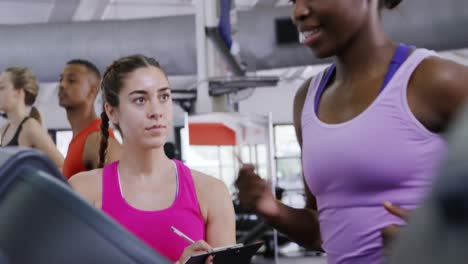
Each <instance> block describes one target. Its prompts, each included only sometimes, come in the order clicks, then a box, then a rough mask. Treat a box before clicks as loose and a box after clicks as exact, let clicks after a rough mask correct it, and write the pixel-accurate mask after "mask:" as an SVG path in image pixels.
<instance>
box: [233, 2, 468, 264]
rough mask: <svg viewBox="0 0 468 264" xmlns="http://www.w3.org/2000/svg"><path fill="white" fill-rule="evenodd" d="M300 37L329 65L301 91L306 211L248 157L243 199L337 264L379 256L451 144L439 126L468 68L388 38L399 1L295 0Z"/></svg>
mask: <svg viewBox="0 0 468 264" xmlns="http://www.w3.org/2000/svg"><path fill="white" fill-rule="evenodd" d="M291 2H292V3H293V15H292V17H293V20H294V23H295V25H296V26H297V28H298V30H299V32H300V36H301V42H302V43H303V44H304V45H306V46H307V47H309V48H310V50H311V51H312V52H313V53H314V54H315V56H317V57H319V58H327V57H333V58H334V64H333V65H332V66H331V67H329V68H328V69H327V70H326V71H324V72H322V73H320V74H319V75H317V76H315V77H312V78H310V79H309V80H308V81H307V82H306V83H305V84H304V85H303V86H302V87H300V88H299V90H298V92H297V94H296V96H295V99H294V124H295V128H296V135H297V138H298V141H299V143H300V145H301V149H302V165H303V171H304V180H305V183H306V187H307V188H305V191H306V197H307V203H306V208H304V209H295V208H291V207H288V206H286V205H284V204H282V203H281V202H279V201H277V200H275V199H274V197H273V195H272V194H271V192H270V188H268V187H267V184H266V183H265V181H263V180H262V179H261V178H260V177H258V175H256V174H255V172H254V170H253V167H252V166H245V167H244V168H242V169H241V170H240V172H239V179H238V181H237V186H238V188H239V199H240V201H241V203H242V204H243V205H244V206H245V207H247V208H250V209H252V210H254V211H256V212H257V213H258V214H259V215H261V216H263V217H264V218H265V219H266V220H267V221H268V222H269V223H270V224H271V225H272V226H274V227H275V228H277V229H278V230H279V231H280V232H282V233H284V234H286V235H288V236H289V237H290V238H291V239H293V240H295V241H296V242H298V243H300V244H301V245H303V246H305V247H307V248H311V249H317V250H324V251H325V252H326V253H327V259H328V263H330V264H345V263H346V264H363V263H365V264H377V263H384V240H385V238H390V237H392V236H393V235H394V233H395V230H398V226H400V225H403V224H404V223H405V222H404V219H403V218H405V217H406V216H407V213H408V210H411V209H414V208H416V207H417V206H418V205H419V204H420V203H421V202H422V200H423V199H424V197H425V194H426V193H427V190H428V189H429V188H430V186H431V183H432V177H433V174H434V173H435V171H436V170H437V166H438V164H439V163H440V162H441V160H442V159H443V158H444V154H445V152H446V143H445V140H444V139H443V137H442V136H441V134H442V133H443V132H444V131H445V130H446V128H447V126H448V125H449V123H450V121H451V120H452V118H453V117H454V115H455V113H456V111H457V110H458V109H459V108H460V107H461V105H462V103H463V102H464V101H465V100H466V98H467V96H468V87H467V85H466V84H467V83H468V69H467V68H466V67H464V66H462V65H459V64H456V63H455V62H452V61H448V60H444V59H441V58H439V57H437V55H436V54H435V53H434V52H432V51H428V50H425V49H416V48H414V47H409V46H406V45H403V44H396V43H394V42H392V41H391V40H390V39H389V37H388V36H387V34H386V33H385V32H384V30H383V26H382V22H381V12H382V9H384V8H387V9H393V8H395V7H396V6H398V5H399V4H400V2H402V0H296V1H291Z"/></svg>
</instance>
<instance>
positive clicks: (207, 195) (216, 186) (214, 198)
mask: <svg viewBox="0 0 468 264" xmlns="http://www.w3.org/2000/svg"><path fill="white" fill-rule="evenodd" d="M191 172H192V177H193V182H194V184H195V190H196V193H197V198H198V203H199V205H200V209H201V213H202V215H203V218H204V219H205V221H207V220H208V215H209V211H210V208H214V207H216V204H223V205H225V207H227V206H228V204H225V203H228V202H231V196H230V194H229V191H228V189H227V187H226V185H225V184H224V182H222V181H221V180H218V179H216V178H214V177H213V176H209V175H207V174H205V173H202V172H199V171H196V170H191Z"/></svg>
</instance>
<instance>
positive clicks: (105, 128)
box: [98, 110, 109, 168]
mask: <svg viewBox="0 0 468 264" xmlns="http://www.w3.org/2000/svg"><path fill="white" fill-rule="evenodd" d="M108 141H109V117H108V116H107V114H106V112H105V111H104V110H103V111H102V113H101V144H100V145H99V164H98V168H102V167H104V164H105V163H106V155H107V146H108V144H109V143H108Z"/></svg>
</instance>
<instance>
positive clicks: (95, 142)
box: [83, 132, 120, 170]
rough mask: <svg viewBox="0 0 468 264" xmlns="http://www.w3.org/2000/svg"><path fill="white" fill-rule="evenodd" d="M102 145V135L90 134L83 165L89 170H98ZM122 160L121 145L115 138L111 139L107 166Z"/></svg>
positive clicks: (84, 151) (108, 147)
mask: <svg viewBox="0 0 468 264" xmlns="http://www.w3.org/2000/svg"><path fill="white" fill-rule="evenodd" d="M100 144H101V133H100V132H94V133H91V134H89V136H88V138H87V139H86V142H85V147H84V150H83V164H85V166H86V168H87V169H88V170H90V169H96V168H97V167H98V164H99V146H100ZM119 158H120V144H119V142H117V140H115V139H114V138H111V137H109V140H108V145H107V155H106V164H108V163H112V162H114V161H116V160H119Z"/></svg>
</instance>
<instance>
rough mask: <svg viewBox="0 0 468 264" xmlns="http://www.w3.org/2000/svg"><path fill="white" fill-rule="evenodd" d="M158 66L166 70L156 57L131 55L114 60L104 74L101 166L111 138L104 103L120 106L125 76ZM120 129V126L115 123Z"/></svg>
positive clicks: (102, 85) (102, 86)
mask: <svg viewBox="0 0 468 264" xmlns="http://www.w3.org/2000/svg"><path fill="white" fill-rule="evenodd" d="M150 66H153V67H156V68H158V69H160V70H161V71H163V72H164V70H163V69H162V68H161V66H160V65H159V62H158V61H156V60H155V59H154V58H151V57H146V56H144V55H140V54H137V55H131V56H127V57H123V58H120V59H118V60H116V61H114V62H113V63H112V64H111V65H109V67H107V69H106V71H105V72H104V74H103V76H102V82H101V92H102V104H103V111H102V113H101V119H102V122H101V135H102V136H101V144H100V146H99V168H102V167H103V166H104V164H105V163H106V154H107V145H108V139H109V117H108V116H107V114H106V111H105V110H104V104H105V103H108V104H109V105H111V106H113V107H118V106H119V93H120V90H121V89H122V86H123V80H124V79H125V77H126V76H127V75H128V74H130V73H132V72H133V71H135V70H136V69H139V68H144V67H150ZM114 126H116V127H117V128H118V129H119V130H120V128H119V126H118V125H117V124H114ZM122 137H123V135H122Z"/></svg>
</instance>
